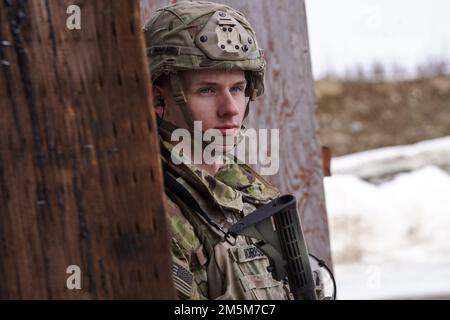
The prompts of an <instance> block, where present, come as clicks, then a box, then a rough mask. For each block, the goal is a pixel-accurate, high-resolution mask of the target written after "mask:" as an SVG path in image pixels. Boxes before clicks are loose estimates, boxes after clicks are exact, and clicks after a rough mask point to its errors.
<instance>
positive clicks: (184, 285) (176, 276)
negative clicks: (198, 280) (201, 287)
mask: <svg viewBox="0 0 450 320" xmlns="http://www.w3.org/2000/svg"><path fill="white" fill-rule="evenodd" d="M172 275H173V280H174V282H175V289H176V290H177V291H178V293H179V294H180V296H181V298H184V299H189V298H191V296H192V282H193V280H194V276H193V275H192V273H191V272H190V271H189V270H188V269H186V268H185V267H183V266H182V265H180V264H178V263H176V262H174V263H173V268H172Z"/></svg>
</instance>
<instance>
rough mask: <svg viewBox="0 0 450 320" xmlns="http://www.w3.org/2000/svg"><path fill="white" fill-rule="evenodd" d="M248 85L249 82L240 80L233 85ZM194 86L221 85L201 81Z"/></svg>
mask: <svg viewBox="0 0 450 320" xmlns="http://www.w3.org/2000/svg"><path fill="white" fill-rule="evenodd" d="M246 84H247V80H240V81H237V82H235V83H234V84H233V87H234V86H240V85H246ZM192 85H194V86H219V85H220V83H218V82H214V81H199V82H194V83H193V84H192Z"/></svg>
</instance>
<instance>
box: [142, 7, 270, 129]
mask: <svg viewBox="0 0 450 320" xmlns="http://www.w3.org/2000/svg"><path fill="white" fill-rule="evenodd" d="M144 36H145V41H146V47H147V48H146V49H147V55H148V56H149V57H150V72H151V75H152V83H154V82H155V81H156V80H157V79H158V78H159V77H161V76H162V75H166V76H167V77H168V79H169V84H170V89H171V92H172V95H173V98H174V101H175V102H176V104H177V105H178V106H179V107H180V109H181V112H182V113H183V116H184V118H185V120H186V123H187V124H188V126H189V128H190V129H192V128H193V119H192V116H191V114H190V112H189V110H188V108H187V106H186V99H185V96H184V93H183V89H182V86H181V82H180V78H179V72H180V71H183V70H243V71H244V72H245V76H246V80H247V87H246V90H245V95H246V96H247V97H249V100H248V104H247V109H246V112H245V117H244V118H246V117H247V114H248V111H249V103H250V101H253V100H254V99H255V97H257V96H259V95H261V94H262V93H263V92H264V72H265V67H266V62H265V59H264V56H263V50H262V49H261V48H260V47H259V46H258V43H257V41H256V37H255V31H254V30H253V29H252V27H251V26H250V24H249V22H248V21H247V19H246V18H245V17H244V15H243V14H242V13H240V12H239V11H237V10H235V9H233V8H231V7H229V6H227V5H223V4H216V3H212V2H208V1H181V2H177V3H175V4H173V5H170V6H166V7H163V8H160V9H158V10H157V11H156V12H155V14H154V15H153V16H152V18H151V19H150V20H149V21H148V22H147V23H146V24H145V27H144Z"/></svg>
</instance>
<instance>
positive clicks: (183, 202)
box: [164, 170, 226, 265]
mask: <svg viewBox="0 0 450 320" xmlns="http://www.w3.org/2000/svg"><path fill="white" fill-rule="evenodd" d="M164 184H165V189H166V194H167V196H168V197H170V198H171V199H172V201H173V202H174V203H176V204H177V205H178V206H179V207H180V209H181V210H182V212H183V213H184V214H185V215H186V218H187V219H188V221H189V222H190V223H191V225H192V226H193V227H194V230H195V232H196V234H197V236H198V237H199V238H200V241H201V243H202V247H200V248H199V250H200V249H202V252H195V254H196V258H197V260H198V263H199V264H200V265H205V264H206V261H205V260H209V258H210V257H211V256H212V254H213V252H214V247H215V246H216V244H217V243H219V242H221V241H224V240H225V235H226V232H225V230H223V229H222V228H221V227H220V226H219V225H218V224H217V223H216V222H214V221H213V220H212V219H211V218H210V217H209V216H208V214H207V213H206V212H205V211H204V210H203V209H202V208H201V207H200V205H199V204H198V203H197V201H196V200H195V199H194V197H193V196H192V195H191V194H190V193H189V191H188V190H186V188H185V187H184V186H183V185H182V184H181V183H180V182H178V181H177V180H176V179H175V178H174V177H173V176H172V175H171V174H170V173H169V172H168V171H167V170H165V171H164ZM208 225H209V226H208ZM210 226H212V227H214V228H215V229H216V230H218V231H219V232H220V233H222V234H223V235H224V236H222V237H221V236H219V235H218V234H217V233H214V232H213V231H212V230H211V227H210ZM203 249H204V250H203ZM204 251H206V252H204ZM200 253H201V254H203V253H205V254H206V257H205V256H204V255H203V257H201V256H199V254H200Z"/></svg>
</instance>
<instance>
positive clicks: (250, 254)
mask: <svg viewBox="0 0 450 320" xmlns="http://www.w3.org/2000/svg"><path fill="white" fill-rule="evenodd" d="M161 148H162V149H164V150H163V151H166V156H165V157H164V156H163V157H162V160H163V163H164V167H165V168H164V170H167V171H169V172H170V174H171V175H172V176H173V177H174V178H176V181H177V183H179V184H181V185H182V186H183V188H184V189H185V190H187V191H188V192H189V194H190V195H192V197H193V198H194V199H195V201H196V203H197V204H198V206H199V207H200V208H201V209H203V212H206V213H207V215H208V217H209V218H210V219H211V220H212V221H213V222H214V223H215V224H217V225H218V226H219V227H220V229H222V230H225V231H226V230H227V229H228V228H229V227H230V226H231V225H233V224H234V223H236V222H237V221H238V220H240V219H241V218H242V217H243V216H244V215H246V214H249V213H250V212H252V211H253V210H255V208H256V207H258V206H260V205H262V204H264V203H267V202H268V201H270V200H271V199H273V198H275V197H277V196H279V192H278V190H277V189H276V188H274V187H273V186H271V185H270V184H269V183H268V182H266V181H265V180H264V179H263V178H262V177H260V176H259V175H258V174H257V173H256V172H255V171H253V170H252V169H251V168H249V167H248V166H246V165H243V164H237V163H235V162H233V163H229V164H225V165H223V166H222V167H221V168H220V169H219V171H218V172H217V174H216V175H214V176H212V175H210V174H208V173H207V172H205V171H202V170H200V169H198V168H197V167H196V166H194V165H189V164H181V165H177V166H175V165H174V164H173V163H171V161H170V159H168V157H167V151H169V152H170V150H171V148H172V146H171V145H170V144H169V143H166V142H163V143H162V146H161ZM163 154H164V152H163ZM166 195H167V203H168V223H169V230H170V235H171V240H172V256H173V278H174V282H175V287H176V289H177V294H178V296H179V297H180V298H182V299H245V300H266V299H291V298H292V295H291V294H290V293H289V288H288V285H287V284H283V283H281V282H278V281H276V280H274V279H273V278H272V276H271V274H270V273H269V272H268V271H267V267H268V266H269V261H268V258H267V257H266V256H265V255H264V254H263V253H262V252H261V251H260V250H259V249H257V248H256V247H255V246H254V242H255V240H254V239H251V238H248V237H243V236H239V237H238V238H237V239H236V242H235V243H233V244H230V243H229V242H227V241H224V234H223V233H222V232H220V231H218V229H217V228H215V227H213V226H212V225H211V223H209V222H208V221H207V220H205V218H204V217H202V216H201V215H200V214H199V213H198V212H196V210H194V209H193V208H192V206H190V205H189V204H188V203H186V201H185V200H183V199H181V197H180V196H178V195H177V193H176V192H173V190H171V189H170V188H169V187H168V186H167V184H166Z"/></svg>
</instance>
